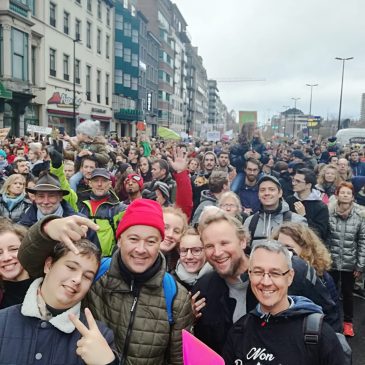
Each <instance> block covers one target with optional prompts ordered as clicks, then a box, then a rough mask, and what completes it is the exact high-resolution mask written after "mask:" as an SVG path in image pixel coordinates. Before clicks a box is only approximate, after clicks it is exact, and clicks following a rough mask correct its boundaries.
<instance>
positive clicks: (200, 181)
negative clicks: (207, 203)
mask: <svg viewBox="0 0 365 365" xmlns="http://www.w3.org/2000/svg"><path fill="white" fill-rule="evenodd" d="M210 175H211V172H204V171H199V172H197V173H195V174H194V175H193V176H192V178H191V187H192V189H193V212H192V214H193V216H194V212H195V210H196V208H197V207H198V205H199V204H200V198H201V193H202V191H203V190H207V189H208V188H209V186H208V183H209V177H210Z"/></svg>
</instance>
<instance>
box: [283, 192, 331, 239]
mask: <svg viewBox="0 0 365 365" xmlns="http://www.w3.org/2000/svg"><path fill="white" fill-rule="evenodd" d="M285 200H286V202H287V203H288V204H289V208H290V210H291V211H292V212H295V207H294V203H296V202H298V201H300V202H301V203H302V204H303V205H304V207H305V218H306V219H307V222H308V226H309V227H310V228H312V229H313V230H314V231H315V232H316V233H317V235H318V237H319V238H320V239H321V240H322V241H323V242H326V240H327V236H328V230H329V221H328V220H329V213H328V208H327V205H326V204H324V203H323V202H322V199H321V193H320V191H318V190H315V189H312V191H311V193H310V194H309V196H308V197H306V198H305V199H304V200H301V199H300V198H299V196H298V194H297V193H294V195H291V196H289V197H287V198H286V199H285Z"/></svg>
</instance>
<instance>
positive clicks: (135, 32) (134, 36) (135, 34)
mask: <svg viewBox="0 0 365 365" xmlns="http://www.w3.org/2000/svg"><path fill="white" fill-rule="evenodd" d="M132 42H133V43H138V30H137V29H133V30H132Z"/></svg>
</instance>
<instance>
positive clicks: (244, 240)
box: [240, 238, 247, 250]
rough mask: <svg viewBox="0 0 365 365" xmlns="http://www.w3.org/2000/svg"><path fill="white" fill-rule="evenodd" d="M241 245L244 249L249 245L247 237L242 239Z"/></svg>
mask: <svg viewBox="0 0 365 365" xmlns="http://www.w3.org/2000/svg"><path fill="white" fill-rule="evenodd" d="M240 245H241V248H242V250H244V249H245V248H246V247H247V240H246V238H244V239H242V240H240Z"/></svg>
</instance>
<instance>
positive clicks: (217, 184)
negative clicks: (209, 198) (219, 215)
mask: <svg viewBox="0 0 365 365" xmlns="http://www.w3.org/2000/svg"><path fill="white" fill-rule="evenodd" d="M224 185H228V174H227V173H226V172H224V171H213V172H212V174H211V175H210V177H209V182H208V188H209V190H210V191H211V192H212V193H215V194H219V193H220V192H222V190H223V187H224Z"/></svg>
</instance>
